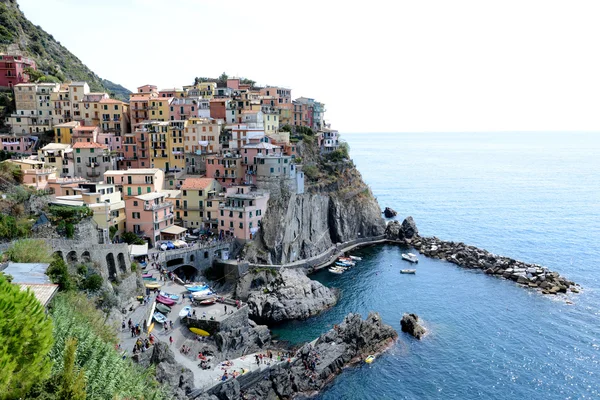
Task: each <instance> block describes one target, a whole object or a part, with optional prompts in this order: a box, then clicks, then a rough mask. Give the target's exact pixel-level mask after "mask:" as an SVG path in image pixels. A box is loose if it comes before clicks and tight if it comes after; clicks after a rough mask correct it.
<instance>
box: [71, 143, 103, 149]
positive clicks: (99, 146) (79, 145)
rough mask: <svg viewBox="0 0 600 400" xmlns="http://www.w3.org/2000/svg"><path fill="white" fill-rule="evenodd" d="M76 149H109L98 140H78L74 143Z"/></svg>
mask: <svg viewBox="0 0 600 400" xmlns="http://www.w3.org/2000/svg"><path fill="white" fill-rule="evenodd" d="M73 148H74V149H107V148H108V147H106V146H105V145H103V144H100V143H96V142H77V143H75V144H74V145H73Z"/></svg>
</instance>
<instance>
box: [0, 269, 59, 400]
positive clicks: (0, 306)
mask: <svg viewBox="0 0 600 400" xmlns="http://www.w3.org/2000/svg"><path fill="white" fill-rule="evenodd" d="M0 315H1V316H2V317H1V318H0V371H2V372H1V373H0V399H18V398H21V397H24V396H25V395H26V394H27V392H28V391H29V389H30V388H31V387H32V386H33V385H34V384H35V383H36V382H38V381H40V380H44V379H46V378H47V377H48V375H49V373H50V368H51V360H50V359H49V358H48V352H49V351H50V349H51V347H52V321H51V320H50V319H49V318H48V317H47V316H46V313H45V310H44V306H43V305H42V304H41V303H40V302H39V301H38V300H37V299H36V298H35V296H34V295H33V293H32V292H31V291H29V290H27V291H21V290H20V289H19V287H18V286H16V285H12V284H10V283H9V282H8V281H7V280H6V278H5V277H4V276H3V275H1V274H0Z"/></svg>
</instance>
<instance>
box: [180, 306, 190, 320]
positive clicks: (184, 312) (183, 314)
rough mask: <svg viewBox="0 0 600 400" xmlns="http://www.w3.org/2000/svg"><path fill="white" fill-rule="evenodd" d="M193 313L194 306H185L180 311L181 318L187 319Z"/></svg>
mask: <svg viewBox="0 0 600 400" xmlns="http://www.w3.org/2000/svg"><path fill="white" fill-rule="evenodd" d="M191 313H192V306H185V307H183V308H182V309H181V311H179V318H185V317H187V316H188V315H190V314H191Z"/></svg>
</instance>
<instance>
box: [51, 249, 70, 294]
mask: <svg viewBox="0 0 600 400" xmlns="http://www.w3.org/2000/svg"><path fill="white" fill-rule="evenodd" d="M46 273H47V274H48V276H49V277H50V279H51V280H52V283H56V284H58V286H59V289H60V290H61V291H65V292H66V291H69V290H73V289H74V288H75V283H74V282H73V279H72V278H71V275H69V269H68V267H67V263H65V261H64V260H63V259H62V257H59V256H58V255H55V256H54V259H53V260H52V262H51V263H50V265H49V266H48V270H47V271H46Z"/></svg>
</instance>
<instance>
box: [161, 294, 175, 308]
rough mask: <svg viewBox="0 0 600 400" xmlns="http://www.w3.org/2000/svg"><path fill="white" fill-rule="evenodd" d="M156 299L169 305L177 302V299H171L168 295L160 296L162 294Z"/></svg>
mask: <svg viewBox="0 0 600 400" xmlns="http://www.w3.org/2000/svg"><path fill="white" fill-rule="evenodd" d="M156 301H157V302H159V303H162V304H164V305H167V306H172V305H175V304H177V302H176V301H175V300H173V299H170V298H168V297H164V296H160V295H158V296H156Z"/></svg>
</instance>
